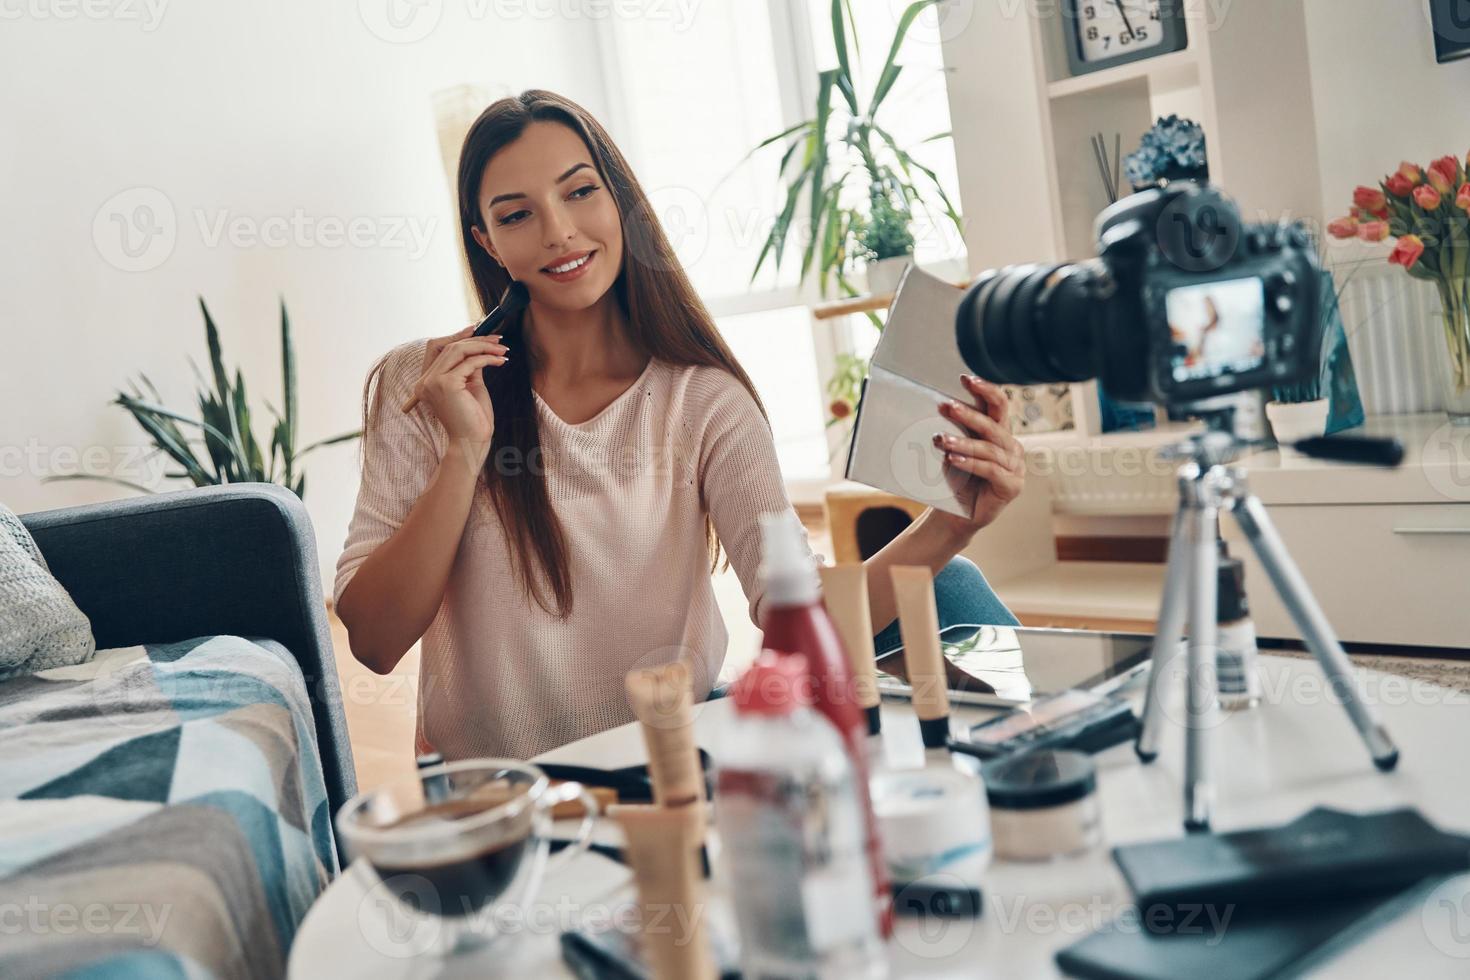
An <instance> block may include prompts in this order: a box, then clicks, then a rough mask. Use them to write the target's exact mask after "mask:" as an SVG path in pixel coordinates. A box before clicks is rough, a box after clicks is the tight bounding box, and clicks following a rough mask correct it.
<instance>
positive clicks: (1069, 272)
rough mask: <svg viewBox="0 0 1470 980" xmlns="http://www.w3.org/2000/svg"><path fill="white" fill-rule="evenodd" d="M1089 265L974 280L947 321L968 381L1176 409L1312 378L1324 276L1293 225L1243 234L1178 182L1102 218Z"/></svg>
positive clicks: (1207, 193)
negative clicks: (1064, 385)
mask: <svg viewBox="0 0 1470 980" xmlns="http://www.w3.org/2000/svg"><path fill="white" fill-rule="evenodd" d="M1096 237H1097V243H1098V258H1097V259H1095V260H1092V261H1088V262H1079V263H1064V264H1058V265H1022V266H1010V267H1007V268H1005V269H999V270H992V271H990V272H987V273H984V274H982V275H981V276H980V277H979V278H978V279H977V280H976V281H975V282H974V283H973V284H972V285H971V286H970V287H969V289H968V291H967V292H966V294H965V297H964V299H963V300H962V301H961V303H960V307H959V310H958V312H957V314H956V317H955V331H956V340H957V342H958V344H959V349H960V353H961V355H962V356H963V357H964V359H965V362H966V364H968V365H969V367H970V369H971V370H972V371H974V372H975V373H976V374H979V375H980V376H982V377H985V378H988V379H990V380H992V381H995V382H997V383H1000V384H1018V385H1029V384H1049V383H1057V382H1074V383H1075V382H1082V381H1090V380H1092V379H1093V378H1097V379H1099V380H1100V382H1101V383H1102V386H1103V388H1104V389H1105V390H1106V391H1107V393H1108V395H1109V396H1110V397H1112V398H1114V399H1116V400H1118V401H1125V402H1155V403H1158V404H1161V405H1166V406H1171V407H1178V406H1185V405H1190V404H1193V403H1197V402H1202V401H1206V400H1208V399H1211V398H1214V397H1217V396H1220V395H1227V394H1232V393H1235V392H1239V391H1245V390H1249V389H1253V388H1266V387H1271V386H1277V385H1290V384H1296V383H1299V382H1301V381H1305V380H1308V379H1310V378H1314V377H1316V375H1317V373H1318V371H1319V370H1320V364H1321V360H1320V359H1321V343H1322V326H1321V311H1320V306H1321V286H1322V283H1321V277H1322V272H1321V267H1320V264H1319V262H1318V259H1317V253H1316V249H1315V247H1314V245H1313V242H1312V240H1311V237H1310V235H1309V234H1308V233H1307V231H1306V229H1305V228H1304V227H1302V226H1301V225H1285V224H1276V225H1247V224H1245V223H1244V222H1242V220H1241V218H1240V212H1239V210H1238V209H1237V208H1236V206H1235V205H1234V203H1232V202H1231V201H1230V200H1229V199H1228V198H1226V197H1225V196H1224V195H1223V194H1221V193H1220V192H1219V191H1218V190H1217V189H1216V188H1214V187H1213V186H1211V185H1209V184H1197V183H1194V182H1182V183H1180V182H1176V183H1174V184H1171V185H1169V186H1168V187H1165V188H1159V189H1154V190H1148V191H1144V192H1143V193H1141V194H1135V195H1133V196H1132V197H1129V198H1125V199H1124V200H1121V201H1119V202H1118V203H1117V204H1114V205H1113V206H1112V207H1110V208H1108V209H1107V210H1106V211H1104V212H1103V213H1102V214H1101V215H1099V216H1098V219H1097V224H1096Z"/></svg>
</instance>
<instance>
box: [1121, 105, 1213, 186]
mask: <svg viewBox="0 0 1470 980" xmlns="http://www.w3.org/2000/svg"><path fill="white" fill-rule="evenodd" d="M1123 169H1124V172H1125V173H1126V174H1127V176H1128V182H1129V183H1130V184H1132V185H1133V189H1134V190H1139V191H1141V190H1146V189H1147V188H1149V187H1155V186H1157V185H1158V184H1159V183H1160V182H1161V181H1162V182H1167V181H1170V180H1202V179H1204V178H1206V177H1208V176H1209V175H1210V168H1209V163H1208V160H1207V158H1206V156H1205V131H1204V128H1203V127H1202V126H1200V124H1199V123H1197V122H1195V121H1193V120H1192V119H1180V118H1179V117H1178V116H1165V117H1164V118H1163V119H1160V120H1159V121H1158V122H1156V123H1154V128H1153V129H1150V130H1149V131H1148V132H1147V133H1144V134H1143V142H1142V143H1141V144H1140V145H1139V147H1138V150H1137V152H1135V153H1132V154H1129V156H1128V158H1127V159H1126V160H1125V161H1124V162H1123Z"/></svg>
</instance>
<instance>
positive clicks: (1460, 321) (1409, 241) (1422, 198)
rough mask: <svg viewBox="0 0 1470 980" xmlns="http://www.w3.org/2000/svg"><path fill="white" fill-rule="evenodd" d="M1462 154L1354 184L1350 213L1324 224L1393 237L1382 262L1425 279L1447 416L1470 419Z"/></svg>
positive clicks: (1370, 236)
mask: <svg viewBox="0 0 1470 980" xmlns="http://www.w3.org/2000/svg"><path fill="white" fill-rule="evenodd" d="M1467 167H1470V157H1467V158H1466V159H1465V160H1463V161H1462V160H1459V159H1457V158H1455V157H1452V156H1450V157H1442V158H1440V159H1438V160H1436V161H1434V162H1433V163H1431V164H1430V165H1429V167H1428V169H1427V170H1426V169H1423V168H1421V167H1419V166H1418V165H1417V164H1413V163H1405V164H1404V165H1403V166H1401V167H1399V169H1398V171H1397V172H1396V173H1393V174H1390V175H1389V176H1388V177H1386V178H1384V180H1383V182H1382V183H1381V184H1380V185H1379V187H1378V188H1377V189H1374V188H1371V187H1359V188H1358V189H1357V190H1356V191H1355V192H1354V193H1353V208H1352V212H1351V213H1350V214H1349V215H1347V216H1346V217H1343V218H1339V219H1337V220H1336V221H1334V222H1332V223H1331V224H1330V225H1328V226H1327V230H1328V232H1329V233H1330V234H1331V235H1332V236H1333V237H1334V238H1339V239H1349V238H1356V239H1359V240H1362V241H1365V242H1382V241H1386V240H1387V239H1389V238H1394V239H1396V241H1395V244H1394V249H1393V253H1392V254H1391V255H1390V256H1389V259H1388V260H1389V261H1390V262H1392V263H1394V264H1395V265H1401V266H1403V267H1404V269H1405V270H1406V271H1407V272H1408V273H1409V275H1411V276H1413V277H1414V278H1416V279H1423V280H1426V281H1428V282H1432V283H1434V285H1435V288H1437V289H1438V290H1439V296H1440V300H1441V302H1442V303H1443V316H1444V331H1445V342H1446V344H1447V345H1448V347H1449V354H1450V358H1449V382H1450V389H1449V392H1448V396H1449V398H1448V401H1449V405H1448V407H1449V411H1450V414H1451V415H1454V416H1465V417H1467V418H1470V176H1467V172H1466V171H1467Z"/></svg>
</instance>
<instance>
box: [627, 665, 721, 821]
mask: <svg viewBox="0 0 1470 980" xmlns="http://www.w3.org/2000/svg"><path fill="white" fill-rule="evenodd" d="M692 682H693V673H692V672H691V671H690V669H689V665H688V664H686V663H684V662H683V661H681V660H675V661H674V662H673V663H669V664H665V665H663V666H662V667H651V668H646V669H643V670H635V671H632V672H631V673H629V674H628V676H627V678H626V680H625V684H626V685H627V689H628V700H629V701H630V702H631V703H632V706H633V714H634V716H635V717H637V719H638V721H639V722H641V723H642V724H641V727H642V729H643V744H644V746H645V748H646V749H647V750H648V774H649V777H650V779H651V780H652V781H653V798H654V801H655V802H656V803H657V804H658V805H659V806H664V807H690V806H692V807H693V808H694V809H695V810H697V812H698V815H699V819H700V820H701V826H702V821H703V819H704V799H705V786H704V771H703V769H701V768H700V765H699V747H698V746H697V745H695V743H694V689H693V684H692Z"/></svg>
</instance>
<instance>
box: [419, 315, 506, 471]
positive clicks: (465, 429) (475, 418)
mask: <svg viewBox="0 0 1470 980" xmlns="http://www.w3.org/2000/svg"><path fill="white" fill-rule="evenodd" d="M474 331H475V324H470V325H469V326H467V327H465V328H464V329H463V330H461V331H460V332H459V333H456V334H450V335H449V336H448V337H435V338H434V339H432V340H430V341H429V344H428V346H427V347H426V348H425V349H424V366H423V372H422V373H421V374H420V375H419V380H418V381H417V382H415V384H414V386H413V393H414V394H415V395H416V396H418V398H419V400H420V401H422V402H427V403H428V404H429V407H430V409H431V410H432V411H433V413H434V416H435V417H436V418H437V419H438V420H439V423H440V424H441V425H443V426H444V430H445V432H447V433H448V435H449V441H450V444H451V446H453V445H459V446H460V447H462V449H463V450H464V452H465V454H466V456H467V458H468V459H469V460H470V462H471V463H473V464H474V465H475V467H476V468H477V469H478V468H479V467H481V466H483V465H484V463H485V457H486V455H488V453H489V452H490V440H491V438H492V437H493V436H494V435H495V410H494V408H492V407H491V404H490V393H489V392H488V391H486V390H485V379H484V377H483V376H482V375H481V372H482V371H483V370H484V369H485V368H487V367H500V366H502V365H504V364H505V362H506V360H507V357H508V352H509V348H507V347H506V346H505V345H504V344H502V343H501V342H500V336H499V335H498V334H491V335H490V336H488V337H475V336H472V334H473V333H474Z"/></svg>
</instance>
